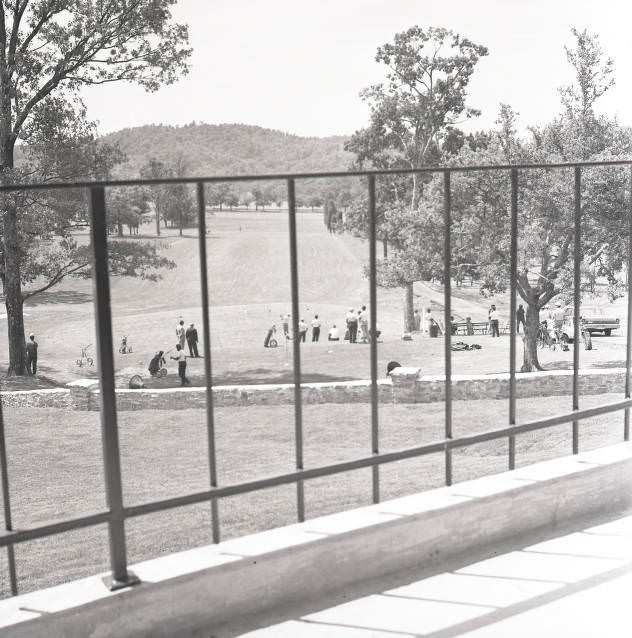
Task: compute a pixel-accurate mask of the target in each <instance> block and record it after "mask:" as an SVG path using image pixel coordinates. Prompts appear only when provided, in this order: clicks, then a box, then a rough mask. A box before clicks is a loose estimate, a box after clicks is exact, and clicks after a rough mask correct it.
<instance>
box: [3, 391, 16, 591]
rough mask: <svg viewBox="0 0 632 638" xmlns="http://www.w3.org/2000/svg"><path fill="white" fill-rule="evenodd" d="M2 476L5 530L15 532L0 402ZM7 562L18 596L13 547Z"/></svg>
mask: <svg viewBox="0 0 632 638" xmlns="http://www.w3.org/2000/svg"><path fill="white" fill-rule="evenodd" d="M0 476H1V477H2V504H3V506H4V529H5V530H6V531H7V532H11V531H13V525H12V523H11V500H10V493H9V466H8V461H7V445H6V438H5V435H4V411H3V408H2V401H1V400H0ZM7 562H8V564H9V581H10V583H11V595H12V596H17V594H18V577H17V572H16V569H15V551H14V550H13V545H7Z"/></svg>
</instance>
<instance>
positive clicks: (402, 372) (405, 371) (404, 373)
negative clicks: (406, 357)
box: [391, 366, 421, 378]
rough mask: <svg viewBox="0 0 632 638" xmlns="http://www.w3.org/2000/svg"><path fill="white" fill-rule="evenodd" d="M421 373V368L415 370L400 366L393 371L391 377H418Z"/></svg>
mask: <svg viewBox="0 0 632 638" xmlns="http://www.w3.org/2000/svg"><path fill="white" fill-rule="evenodd" d="M420 372H421V368H413V367H407V366H399V368H393V369H392V370H391V377H394V378H397V377H416V376H418V375H419V373H420Z"/></svg>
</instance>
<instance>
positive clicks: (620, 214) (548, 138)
mask: <svg viewBox="0 0 632 638" xmlns="http://www.w3.org/2000/svg"><path fill="white" fill-rule="evenodd" d="M573 35H574V37H575V46H574V47H573V48H567V49H566V54H567V59H568V61H569V62H570V64H571V65H572V68H573V71H574V82H573V84H571V85H570V86H569V87H566V88H564V89H562V90H561V95H562V104H563V107H564V108H563V112H562V113H561V114H560V116H558V117H557V118H555V119H554V120H553V121H552V122H551V123H550V124H548V125H546V126H544V127H542V128H535V127H534V128H532V129H531V133H532V139H531V140H530V141H528V142H526V143H523V142H521V141H520V140H518V139H517V137H516V131H515V126H514V114H513V113H512V111H511V109H509V108H508V107H507V106H503V108H502V110H501V117H500V118H499V120H498V124H499V129H498V130H497V131H495V132H494V133H493V134H492V136H491V138H490V143H489V144H488V145H487V147H486V148H484V149H477V150H475V151H474V150H472V149H467V148H464V149H463V150H462V152H461V153H460V155H459V157H458V163H460V164H477V165H481V164H496V163H497V164H507V163H520V162H527V163H535V162H539V163H547V162H573V161H582V160H593V159H615V160H616V159H627V158H628V157H629V154H630V152H631V151H632V139H631V136H630V133H629V131H627V130H626V129H623V128H622V127H620V126H619V125H618V124H617V122H616V121H615V120H612V119H609V118H606V117H604V116H599V115H597V114H596V113H595V110H594V106H595V102H596V100H597V99H598V98H599V97H600V96H601V95H602V94H603V93H604V92H605V91H606V90H607V89H608V88H609V87H610V86H611V85H612V80H611V78H610V73H611V62H610V60H604V59H603V54H602V52H601V49H600V47H599V42H598V38H597V37H596V36H594V35H591V34H588V33H587V32H586V31H582V32H579V31H577V30H575V29H574V30H573ZM628 180H629V175H628V171H627V170H624V169H621V168H590V169H585V170H583V171H582V189H581V198H582V199H581V215H582V234H581V242H580V250H581V263H582V270H583V271H584V272H587V271H588V270H589V269H590V268H593V267H595V266H596V267H598V268H599V269H600V274H607V275H608V277H609V280H610V284H611V294H612V295H613V296H614V295H616V291H617V289H618V288H619V287H620V286H619V285H618V280H617V276H616V275H617V272H620V270H621V266H622V261H623V259H624V258H625V256H626V253H627V248H626V241H627V232H626V231H627V228H628V224H627V222H626V215H627V213H626V210H627V207H626V203H625V202H626V198H629V197H630V196H632V193H630V192H629V188H628ZM436 191H438V189H436ZM509 193H510V186H509V177H508V174H507V172H506V171H502V172H500V171H484V172H469V173H464V174H460V175H458V176H457V177H455V179H454V180H453V200H452V201H453V206H454V216H453V223H454V225H453V232H454V230H456V228H457V227H458V225H459V224H460V223H466V224H468V226H469V228H470V229H478V230H477V232H476V233H473V234H471V236H470V237H469V240H470V241H469V246H468V247H469V250H470V252H471V254H475V255H476V262H477V263H476V267H477V271H478V273H479V276H480V277H481V279H482V282H483V288H482V289H483V291H484V292H487V293H489V294H494V293H497V292H502V291H504V290H506V288H507V285H508V283H509V237H510V215H509V210H510V202H509ZM435 194H436V197H435V201H434V208H435V210H436V209H438V208H439V207H440V205H441V201H440V200H441V194H440V193H438V192H437V193H435ZM429 205H430V206H432V204H429ZM518 231H519V243H518V246H519V251H518V275H517V280H516V282H515V284H516V288H517V291H518V294H519V295H520V298H521V299H522V300H523V301H524V302H525V305H526V309H527V310H526V330H525V334H524V360H523V365H522V370H523V371H525V372H527V371H532V370H534V369H541V366H540V363H539V361H538V354H537V333H538V326H539V318H540V311H541V309H542V308H543V306H544V305H546V304H547V303H549V302H550V301H551V300H552V299H554V298H559V299H560V300H562V301H570V300H571V298H572V294H573V292H576V293H577V294H581V292H582V291H581V290H579V291H573V256H574V253H573V251H574V245H575V226H574V192H573V172H572V171H569V170H562V169H556V170H522V171H520V185H519V228H518ZM586 279H587V278H586ZM586 283H588V282H587V281H585V280H583V281H582V289H583V288H584V285H585V284H586Z"/></svg>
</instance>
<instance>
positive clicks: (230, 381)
mask: <svg viewBox="0 0 632 638" xmlns="http://www.w3.org/2000/svg"><path fill="white" fill-rule="evenodd" d="M187 378H188V379H189V380H190V381H191V386H204V385H205V383H206V382H205V379H204V376H203V375H187ZM357 380H359V377H353V376H335V375H331V374H321V373H317V372H314V373H309V372H308V373H304V374H302V375H301V382H302V383H327V382H337V381H357ZM143 381H144V383H145V386H146V387H147V388H175V387H178V386H179V385H180V378H179V377H178V375H177V372H176V371H175V370H172V369H170V370H169V374H168V375H167V376H166V377H161V378H154V377H150V376H149V375H147V377H145V376H143ZM280 383H294V375H293V373H292V370H285V371H279V370H271V369H269V368H254V369H251V370H242V371H239V372H222V373H219V374H214V375H213V386H221V385H273V384H280Z"/></svg>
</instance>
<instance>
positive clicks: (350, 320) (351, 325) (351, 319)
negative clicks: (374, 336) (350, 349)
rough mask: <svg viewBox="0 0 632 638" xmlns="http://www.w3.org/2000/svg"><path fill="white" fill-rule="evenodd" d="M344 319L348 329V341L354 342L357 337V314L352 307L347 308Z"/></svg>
mask: <svg viewBox="0 0 632 638" xmlns="http://www.w3.org/2000/svg"><path fill="white" fill-rule="evenodd" d="M346 321H347V329H348V330H349V343H355V342H356V341H357V338H358V316H357V315H356V314H355V312H353V308H349V312H348V313H347V317H346Z"/></svg>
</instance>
